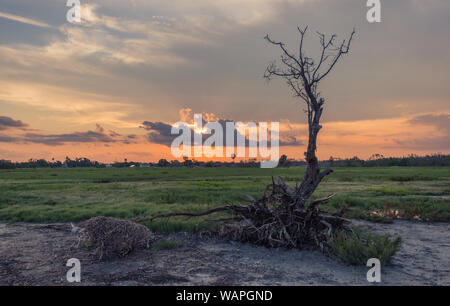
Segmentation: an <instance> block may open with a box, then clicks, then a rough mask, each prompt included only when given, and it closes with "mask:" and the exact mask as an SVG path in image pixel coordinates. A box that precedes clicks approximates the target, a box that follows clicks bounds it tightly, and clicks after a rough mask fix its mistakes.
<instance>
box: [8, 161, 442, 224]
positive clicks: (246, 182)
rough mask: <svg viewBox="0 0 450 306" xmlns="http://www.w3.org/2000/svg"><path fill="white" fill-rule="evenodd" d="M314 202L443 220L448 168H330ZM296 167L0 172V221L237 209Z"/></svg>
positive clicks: (360, 214)
mask: <svg viewBox="0 0 450 306" xmlns="http://www.w3.org/2000/svg"><path fill="white" fill-rule="evenodd" d="M334 170H335V172H334V173H332V174H331V175H329V176H328V177H327V178H325V180H324V181H323V183H322V184H321V185H320V187H319V189H318V190H317V191H316V193H315V194H314V197H321V196H325V195H327V194H329V193H336V194H337V195H336V196H335V197H334V198H333V199H332V200H331V201H329V202H328V203H327V204H326V205H324V206H323V207H322V208H323V209H324V210H327V211H335V210H339V209H340V208H342V207H348V208H349V210H348V211H347V213H346V215H347V217H352V218H363V219H370V220H374V221H390V220H391V219H392V217H393V216H397V217H400V218H404V219H420V220H423V221H450V198H449V197H448V195H450V168H449V167H440V168H439V167H427V168H417V167H414V168H413V167H411V168H408V167H391V168H336V169H334ZM303 172H304V169H303V168H289V169H279V168H277V169H259V168H223V169H222V168H196V169H191V168H98V169H97V168H92V169H91V168H84V169H83V168H74V169H15V170H0V220H1V221H6V222H67V221H79V220H83V219H87V218H90V217H93V216H98V215H103V216H112V217H118V218H124V219H131V218H135V217H144V216H150V215H153V214H156V213H165V212H176V211H201V210H205V209H208V208H212V207H214V206H219V205H224V204H227V203H230V202H232V203H237V204H244V203H245V201H243V200H242V194H249V195H251V196H253V197H255V198H257V197H260V196H261V195H262V193H263V191H264V189H265V186H266V185H267V184H269V183H270V182H271V176H278V175H279V176H281V177H283V178H284V179H285V181H286V182H288V183H290V184H292V185H293V186H294V185H295V182H296V181H297V180H301V178H302V176H303ZM220 217H223V214H222V215H219V216H218V215H213V216H209V217H204V218H191V219H188V218H185V217H177V218H170V219H168V220H158V221H155V222H153V223H151V224H148V225H149V227H150V228H151V229H153V230H156V231H174V230H175V231H176V230H192V231H195V230H203V229H206V228H211V227H212V226H213V224H214V223H213V222H210V221H208V220H209V219H212V218H214V219H217V218H220Z"/></svg>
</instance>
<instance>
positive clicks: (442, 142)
mask: <svg viewBox="0 0 450 306" xmlns="http://www.w3.org/2000/svg"><path fill="white" fill-rule="evenodd" d="M407 123H409V124H412V125H427V126H433V127H435V128H436V130H438V133H439V134H441V135H439V136H436V135H433V134H430V135H429V137H426V138H422V139H414V140H411V141H401V140H396V143H397V144H398V145H400V146H403V147H406V148H411V149H419V150H436V151H449V150H450V115H448V114H440V115H433V114H428V115H419V116H415V117H414V118H412V119H410V120H408V121H407ZM442 134H444V135H443V136H442Z"/></svg>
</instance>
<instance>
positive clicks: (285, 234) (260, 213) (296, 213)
mask: <svg viewBox="0 0 450 306" xmlns="http://www.w3.org/2000/svg"><path fill="white" fill-rule="evenodd" d="M333 196H334V194H330V195H328V196H327V197H324V198H320V199H317V200H314V201H312V202H311V203H310V204H309V205H302V206H301V205H298V203H299V202H298V198H297V193H296V192H294V190H293V189H292V188H291V187H289V186H288V185H287V184H286V183H285V182H284V181H283V180H282V179H281V178H280V177H278V179H277V183H275V182H274V181H273V180H272V184H270V185H268V186H267V188H266V191H265V192H264V196H263V197H262V198H261V199H259V200H254V199H253V198H251V197H250V196H246V197H247V199H248V200H249V201H250V202H251V203H250V204H249V205H247V206H238V205H225V206H219V207H216V208H213V209H210V210H206V211H203V212H200V213H189V212H177V213H167V214H159V215H155V216H152V217H150V218H141V219H136V220H135V221H136V222H145V221H153V220H155V219H158V218H167V217H173V216H189V217H199V216H205V215H209V214H213V213H216V212H219V211H232V212H233V213H234V214H236V216H237V217H238V218H239V219H240V220H239V221H238V222H224V223H222V224H221V228H220V234H221V235H222V236H224V237H227V238H229V239H232V240H237V241H242V242H251V243H254V244H258V245H264V246H268V247H290V248H302V247H304V246H316V247H318V248H320V249H321V250H322V251H324V250H325V249H326V247H327V246H328V244H327V239H328V237H329V236H330V235H332V234H333V233H334V232H335V231H336V230H341V229H343V228H345V226H346V224H347V223H348V222H349V220H347V219H345V218H342V217H341V216H340V215H339V214H337V215H326V214H323V213H321V211H320V209H319V204H321V203H323V202H325V201H327V200H329V199H331V198H332V197H333Z"/></svg>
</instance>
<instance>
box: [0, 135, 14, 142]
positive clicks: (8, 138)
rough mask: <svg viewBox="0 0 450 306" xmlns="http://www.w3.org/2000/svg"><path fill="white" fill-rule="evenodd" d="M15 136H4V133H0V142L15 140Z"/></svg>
mask: <svg viewBox="0 0 450 306" xmlns="http://www.w3.org/2000/svg"><path fill="white" fill-rule="evenodd" d="M15 141H16V138H14V137H10V136H6V135H0V142H15Z"/></svg>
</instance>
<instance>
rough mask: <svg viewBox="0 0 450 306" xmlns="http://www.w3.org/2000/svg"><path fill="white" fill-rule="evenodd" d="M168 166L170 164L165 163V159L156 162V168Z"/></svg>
mask: <svg viewBox="0 0 450 306" xmlns="http://www.w3.org/2000/svg"><path fill="white" fill-rule="evenodd" d="M168 166H170V163H169V162H168V161H167V159H164V158H161V159H160V160H159V161H158V167H168Z"/></svg>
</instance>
